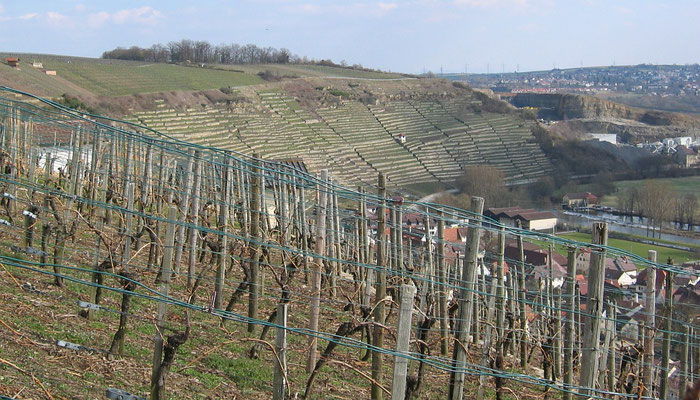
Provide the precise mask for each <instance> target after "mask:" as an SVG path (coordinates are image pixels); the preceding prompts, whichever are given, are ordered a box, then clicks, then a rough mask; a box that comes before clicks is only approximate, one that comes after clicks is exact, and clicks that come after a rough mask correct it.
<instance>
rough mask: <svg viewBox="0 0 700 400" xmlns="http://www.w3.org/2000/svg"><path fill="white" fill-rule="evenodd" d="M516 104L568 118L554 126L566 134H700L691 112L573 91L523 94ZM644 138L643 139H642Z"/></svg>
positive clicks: (646, 136) (544, 115) (630, 137)
mask: <svg viewBox="0 0 700 400" xmlns="http://www.w3.org/2000/svg"><path fill="white" fill-rule="evenodd" d="M512 103H513V104H514V105H515V106H516V107H534V108H537V109H538V116H539V117H540V118H545V119H549V120H558V121H564V122H560V123H559V124H557V125H560V126H557V127H555V128H554V131H555V132H556V131H560V132H562V133H566V134H569V135H571V134H574V135H576V134H578V135H581V134H585V133H617V134H618V135H620V136H621V140H622V141H623V142H632V141H635V139H636V137H637V136H640V137H643V139H651V138H662V137H672V136H698V135H700V119H698V118H697V117H694V116H690V115H684V114H677V113H671V112H664V111H651V110H643V109H639V108H634V107H629V106H626V105H622V104H618V103H613V102H610V101H606V100H602V99H598V98H595V97H590V96H580V95H572V94H539V93H519V94H517V95H516V96H515V97H514V98H513V100H512ZM640 139H641V138H640Z"/></svg>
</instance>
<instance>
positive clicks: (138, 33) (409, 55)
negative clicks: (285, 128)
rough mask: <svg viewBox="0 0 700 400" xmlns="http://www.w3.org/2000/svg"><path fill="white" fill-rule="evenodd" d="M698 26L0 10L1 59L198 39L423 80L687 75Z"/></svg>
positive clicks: (686, 5) (239, 5)
mask: <svg viewBox="0 0 700 400" xmlns="http://www.w3.org/2000/svg"><path fill="white" fill-rule="evenodd" d="M698 15H700V3H699V2H696V1H692V0H678V1H666V2H655V1H650V0H638V1H633V0H617V1H614V2H610V1H604V0H570V1H563V0H449V1H447V0H411V1H391V0H385V1H379V2H375V1H339V0H328V1H293V0H258V1H253V0H242V1H237V2H229V1H224V0H209V1H202V2H200V3H196V4H190V3H188V2H184V1H182V0H174V1H168V2H165V1H147V2H141V1H134V0H130V1H121V2H118V3H116V2H109V1H93V2H80V1H70V0H63V1H57V2H53V3H51V4H50V5H46V4H45V3H43V2H39V1H36V0H25V1H23V2H17V3H14V2H13V3H8V2H0V21H2V22H3V24H2V25H1V27H0V29H1V30H2V31H4V32H3V33H4V35H2V38H0V48H2V49H3V51H8V52H18V53H49V54H61V55H70V56H83V57H100V56H101V54H102V52H104V51H106V50H111V49H114V48H116V47H118V46H121V47H129V46H132V45H136V46H141V47H148V46H150V45H152V44H155V43H162V44H166V43H167V42H170V41H178V40H180V39H192V40H206V41H208V42H210V43H211V44H213V45H217V44H221V43H239V44H247V43H253V44H256V45H258V46H264V47H267V46H272V47H277V48H287V49H289V50H290V51H292V52H293V53H295V54H297V55H299V56H308V57H310V58H314V59H332V60H333V61H335V62H338V63H339V62H341V61H345V62H347V63H348V64H362V65H363V66H366V67H370V68H379V69H382V70H388V71H396V72H405V73H415V74H420V73H423V72H425V71H432V72H433V73H435V74H439V73H440V72H441V71H442V72H443V73H464V72H469V73H484V72H487V70H488V71H489V72H491V73H502V72H506V73H508V72H514V71H516V70H517V71H520V72H526V71H541V70H551V69H552V68H559V69H566V68H577V67H581V66H584V67H587V66H610V65H616V66H621V65H638V64H668V65H673V64H676V65H684V64H695V63H697V62H698V59H697V58H695V57H697V54H700V43H699V42H697V40H696V38H697V37H700V24H697V22H696V21H695V18H696V17H697V16H698ZM18 33H19V34H18ZM47 38H48V39H47Z"/></svg>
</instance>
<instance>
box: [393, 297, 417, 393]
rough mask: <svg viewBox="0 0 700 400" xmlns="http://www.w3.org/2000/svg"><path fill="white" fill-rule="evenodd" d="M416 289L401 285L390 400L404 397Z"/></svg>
mask: <svg viewBox="0 0 700 400" xmlns="http://www.w3.org/2000/svg"><path fill="white" fill-rule="evenodd" d="M415 295H416V287H415V286H413V285H410V284H403V285H401V295H400V297H401V304H400V306H399V319H398V329H397V331H398V336H397V338H396V353H397V354H396V355H395V356H394V381H393V386H392V390H391V400H404V398H405V397H406V374H407V373H408V358H406V357H407V356H408V350H409V340H410V338H411V317H412V315H413V298H414V297H415Z"/></svg>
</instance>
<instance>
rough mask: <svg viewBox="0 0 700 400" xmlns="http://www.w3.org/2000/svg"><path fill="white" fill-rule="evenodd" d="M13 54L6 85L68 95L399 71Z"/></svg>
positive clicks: (5, 71)
mask: <svg viewBox="0 0 700 400" xmlns="http://www.w3.org/2000/svg"><path fill="white" fill-rule="evenodd" d="M0 56H2V57H5V56H19V57H20V60H21V61H20V68H11V67H9V66H7V65H1V66H0V67H1V68H0V74H1V75H0V77H2V78H5V79H4V80H6V84H8V85H11V86H14V85H19V86H21V87H24V88H27V89H31V90H32V91H34V92H36V93H45V94H47V95H49V96H60V95H61V94H63V93H74V92H76V89H77V88H80V89H82V90H87V91H89V92H91V93H93V94H96V95H101V96H124V95H129V94H136V93H154V92H166V91H180V90H208V89H219V88H221V87H228V86H232V87H235V86H246V85H256V84H261V83H265V81H264V80H263V79H261V78H260V77H259V76H258V73H259V72H262V71H266V70H269V71H272V72H273V73H276V74H278V75H280V76H296V77H344V78H363V79H391V78H399V77H401V75H399V74H392V73H384V72H374V71H359V70H353V69H349V68H337V67H327V66H322V65H295V64H269V65H268V64H263V65H215V66H207V67H204V68H202V67H198V66H195V65H192V66H184V65H176V64H167V63H148V62H138V61H124V60H104V59H99V58H84V57H68V56H56V55H45V54H9V53H8V54H0ZM34 61H36V62H40V63H42V64H43V67H44V69H47V70H55V71H56V73H57V76H47V75H46V74H45V73H44V72H43V70H41V69H37V68H33V67H32V62H34Z"/></svg>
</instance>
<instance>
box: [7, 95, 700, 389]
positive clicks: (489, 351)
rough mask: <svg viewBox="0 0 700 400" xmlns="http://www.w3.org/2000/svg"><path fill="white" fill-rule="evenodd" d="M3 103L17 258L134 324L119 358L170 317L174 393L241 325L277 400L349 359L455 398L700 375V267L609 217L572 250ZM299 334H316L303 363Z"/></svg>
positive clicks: (160, 139) (370, 381) (381, 384)
mask: <svg viewBox="0 0 700 400" xmlns="http://www.w3.org/2000/svg"><path fill="white" fill-rule="evenodd" d="M1 90H2V94H3V96H2V97H0V121H1V125H0V168H2V171H1V172H2V173H1V174H0V189H1V190H0V191H1V192H2V199H1V200H0V208H1V210H0V241H1V242H0V246H2V248H0V264H2V266H3V268H4V269H5V272H6V273H7V274H9V275H10V276H11V275H12V274H11V273H10V272H9V271H10V270H8V268H10V269H12V270H13V271H18V270H22V271H24V272H25V273H26V274H30V275H32V276H37V277H39V276H43V277H47V278H49V279H50V280H51V281H52V282H53V284H54V285H55V286H56V287H66V286H67V287H69V288H72V287H76V288H83V289H86V290H87V292H89V293H88V297H89V301H84V300H83V301H82V302H81V303H80V304H78V306H79V307H80V308H82V309H83V314H84V316H85V317H86V318H93V319H94V318H104V317H102V315H103V314H104V313H105V312H106V313H111V314H114V315H115V316H119V320H120V321H119V329H118V330H117V332H115V334H114V337H113V338H112V340H111V344H110V345H109V349H107V347H108V346H107V342H106V341H107V340H108V339H109V338H103V339H104V340H102V342H99V341H97V342H95V343H98V344H101V345H102V347H101V349H102V350H101V351H104V352H105V353H106V354H110V355H121V356H124V353H125V352H124V345H125V342H128V341H129V340H130V339H131V338H132V337H133V336H132V335H136V337H138V335H139V333H135V332H134V331H135V329H133V326H134V325H135V324H139V321H141V322H142V323H143V324H144V325H149V324H150V325H154V324H155V329H156V332H155V333H150V334H151V336H150V339H148V337H149V336H148V335H143V336H144V337H142V338H141V339H144V338H146V340H150V341H152V343H153V359H154V361H153V366H152V370H153V373H152V374H153V375H152V376H153V378H152V381H151V382H146V383H145V385H146V386H149V385H150V387H151V393H152V395H153V393H156V394H155V395H156V396H162V395H163V394H162V393H163V392H164V391H165V390H166V388H165V387H164V386H163V385H162V384H161V383H162V382H161V383H159V379H158V377H159V376H163V374H167V373H168V371H169V370H170V367H171V366H172V363H173V358H175V359H177V357H178V355H177V348H178V347H179V345H181V344H182V343H184V342H185V341H187V339H188V337H189V336H190V330H192V332H193V333H192V335H196V334H197V333H196V332H197V331H203V330H206V329H216V326H218V325H221V326H223V325H224V324H225V323H226V322H227V321H231V322H232V323H234V329H237V330H239V331H240V332H243V331H246V333H245V336H246V337H247V338H249V339H251V342H252V343H254V344H253V347H252V348H251V350H250V352H249V353H248V354H240V355H239V356H240V357H253V358H258V357H260V353H261V352H262V351H268V350H272V353H273V354H274V357H273V358H272V359H271V360H272V364H274V365H273V367H274V369H275V379H274V382H273V383H272V384H271V385H270V382H263V381H258V382H253V383H252V385H253V386H254V387H256V388H258V390H261V391H267V390H271V391H272V392H273V395H274V397H275V398H284V397H285V396H289V393H290V389H291V388H293V389H295V390H297V392H299V393H303V396H304V397H306V396H313V391H314V390H318V389H315V388H314V386H313V384H314V381H315V379H316V377H317V376H318V375H319V374H322V373H323V371H322V367H323V366H324V365H330V364H333V363H336V364H338V365H343V367H345V368H351V369H353V370H354V371H356V372H357V373H358V374H360V375H361V376H363V377H364V378H366V382H367V383H366V387H365V388H364V389H362V390H365V391H366V392H367V393H368V396H371V397H372V398H373V399H376V398H382V397H383V396H385V395H388V394H391V397H392V398H418V397H421V396H422V395H421V390H422V391H426V390H434V389H435V388H434V386H435V385H443V387H442V388H441V390H444V391H445V393H446V394H447V396H448V397H449V398H451V399H458V398H463V397H464V396H467V397H469V398H471V397H476V398H485V396H487V394H486V393H485V388H486V387H493V389H492V390H495V392H496V395H497V396H498V398H507V397H508V396H512V397H516V398H517V397H518V396H519V395H518V394H517V393H514V388H516V389H515V390H516V391H517V390H518V389H517V388H519V385H521V384H525V385H526V386H527V387H530V388H531V389H532V390H533V392H537V391H540V393H541V392H544V393H545V396H555V395H556V396H562V397H563V398H572V396H583V397H584V398H600V399H609V398H613V397H615V398H635V399H637V398H668V396H670V395H671V394H673V395H676V396H682V395H683V393H684V390H685V389H684V388H685V385H686V383H689V382H694V381H695V380H696V379H697V378H698V375H699V373H698V371H699V369H700V368H699V361H700V360H699V356H700V351H699V346H698V329H697V326H698V325H697V320H696V317H697V315H698V313H697V311H698V302H697V293H696V291H695V289H694V286H693V285H694V284H695V283H696V281H697V277H698V273H697V269H693V268H692V266H682V265H673V263H672V262H671V260H659V261H657V260H655V258H654V254H653V252H651V253H650V257H649V258H644V257H640V256H639V255H636V254H633V253H631V252H627V251H624V250H621V249H617V248H614V247H610V246H607V226H606V225H605V224H604V223H595V224H594V225H593V229H592V231H593V233H592V236H593V238H592V239H593V244H590V243H582V242H577V241H573V240H567V239H565V238H562V237H558V236H554V235H549V234H543V233H538V232H534V231H530V230H526V229H521V228H519V227H517V226H510V225H504V224H501V223H499V222H497V221H495V220H492V219H489V218H487V217H485V216H484V215H483V200H481V199H479V198H472V207H471V208H470V210H461V209H456V208H453V207H448V206H444V205H439V204H432V203H420V202H411V201H407V200H405V199H403V198H400V197H392V195H391V193H387V190H386V184H385V181H384V178H383V175H381V174H379V176H378V184H377V186H376V187H358V188H348V187H345V186H343V185H341V184H339V183H338V182H336V181H334V180H333V178H332V177H330V176H328V174H327V171H325V170H322V171H318V173H317V174H311V173H308V172H306V171H304V170H302V169H299V166H298V164H294V163H285V162H274V161H270V160H263V159H260V158H258V157H256V156H255V155H253V156H248V155H245V154H239V153H234V152H230V151H223V150H219V149H216V148H211V147H206V146H200V145H194V144H190V143H187V142H183V141H179V140H175V139H173V138H171V137H168V136H166V135H163V134H161V133H159V132H157V131H154V130H152V129H149V128H147V127H143V126H138V125H135V124H133V123H129V122H125V121H120V120H116V119H111V118H105V117H100V116H96V115H89V114H83V113H79V112H76V111H74V110H70V109H66V108H64V107H63V106H61V105H59V104H56V103H54V102H51V101H49V100H46V99H41V98H38V97H35V96H32V95H30V94H28V93H24V92H20V91H17V90H13V89H10V88H1ZM349 168H351V166H349ZM533 245H537V246H538V247H539V248H542V249H544V250H533ZM506 249H509V250H508V251H506ZM533 252H535V253H537V255H538V256H541V257H540V258H541V260H539V261H537V262H535V261H534V260H533V257H531V256H530V255H531V254H534V253H533ZM513 254H515V255H516V256H515V257H514V256H512V255H513ZM559 254H561V255H559ZM528 257H530V259H529V258H528ZM557 259H558V260H559V261H557ZM561 259H564V260H565V261H562V260H561ZM630 265H631V267H629V266H630ZM606 271H612V272H615V271H616V272H617V275H615V276H613V275H606ZM638 271H640V272H639V273H638ZM641 271H646V272H641ZM652 271H653V272H652ZM642 273H644V274H645V275H646V277H647V278H646V279H637V280H636V281H635V278H636V277H637V275H638V274H642ZM620 276H624V277H626V279H628V282H627V283H624V282H622V280H620V279H621V278H619V277H620ZM685 278H687V279H685ZM674 281H676V282H683V285H678V284H677V285H676V287H674V286H673V283H674ZM17 284H18V285H19V283H17ZM29 289H31V285H30V287H29ZM24 290H25V291H28V292H31V290H28V289H27V288H26V287H25V288H24ZM81 290H82V289H81ZM33 293H35V294H36V293H37V292H36V291H35V292H33ZM39 294H41V293H39ZM74 300H75V299H71V300H70V301H71V302H73V304H75V301H74ZM55 301H57V302H58V301H63V302H67V301H68V300H66V299H63V300H58V299H56V300H55ZM107 303H109V304H107ZM246 303H247V304H246ZM168 307H169V308H170V309H171V310H177V312H178V313H181V314H182V315H183V317H182V318H179V319H173V317H172V315H171V314H168V311H167V309H168ZM117 308H118V309H117ZM97 313H99V314H97ZM96 315H98V316H96ZM288 316H289V317H288ZM292 317H293V318H292ZM183 319H184V320H186V322H183ZM167 332H172V334H171V335H169V336H167V337H166V333H167ZM287 334H288V335H290V339H291V338H292V337H296V338H305V340H306V341H307V342H306V343H305V344H304V345H303V346H302V345H299V346H301V347H300V348H301V350H299V351H298V353H299V354H301V355H299V354H295V355H293V354H289V357H290V363H289V364H287V360H286V358H287V345H286V342H285V340H286V335H287ZM178 335H179V336H178ZM267 336H270V337H272V336H275V339H276V340H279V342H276V343H275V345H272V344H270V343H269V342H268V341H267V340H268V338H267ZM280 338H282V339H280ZM54 339H56V340H60V339H61V338H54ZM178 340H179V341H178ZM178 343H179V344H178ZM265 344H267V345H265ZM76 345H77V346H78V348H79V347H80V346H83V348H94V347H90V346H95V344H92V343H77V344H76ZM266 346H267V347H266ZM321 347H322V348H321ZM341 349H345V350H347V351H350V352H351V353H352V354H354V355H355V356H356V359H352V360H351V359H350V358H348V357H346V356H343V357H342V359H341V358H340V357H336V355H337V354H338V352H341V351H343V350H341ZM168 357H171V358H170V359H168ZM295 357H296V358H295ZM370 359H371V368H368V367H367V363H365V362H362V361H368V360H370ZM15 361H16V362H17V363H20V360H15ZM190 361H191V362H195V363H196V362H197V359H196V358H195V359H187V360H185V361H183V362H190ZM427 370H430V371H432V372H431V374H433V373H434V374H438V375H439V376H441V380H438V381H439V383H437V382H426V378H425V376H426V375H425V374H426V371H427ZM470 379H471V380H474V379H476V380H477V381H478V385H476V386H468V385H467V386H465V380H470ZM140 384H141V385H143V384H144V383H143V382H141V383H140ZM431 385H432V387H431V388H430V389H426V386H428V387H430V386H431ZM137 386H138V385H137ZM472 390H474V391H475V393H471V391H472Z"/></svg>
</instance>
